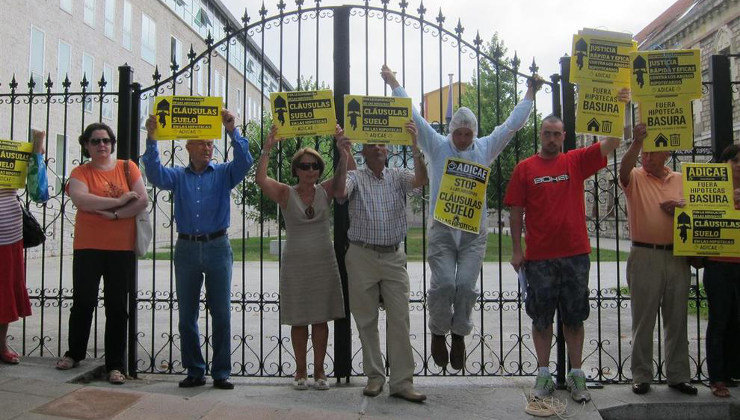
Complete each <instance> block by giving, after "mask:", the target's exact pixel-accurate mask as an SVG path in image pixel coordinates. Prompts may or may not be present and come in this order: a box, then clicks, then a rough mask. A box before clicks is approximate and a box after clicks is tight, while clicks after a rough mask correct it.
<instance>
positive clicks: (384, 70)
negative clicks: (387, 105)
mask: <svg viewBox="0 0 740 420" xmlns="http://www.w3.org/2000/svg"><path fill="white" fill-rule="evenodd" d="M380 77H382V78H383V81H384V82H385V83H386V84H387V85H388V86H389V87H390V88H391V89H392V90H393V92H392V93H393V96H396V97H401V98H408V97H409V95H408V93H406V90H405V89H404V88H403V86H401V84H400V83H398V80H397V79H396V74H395V73H394V72H393V70H391V69H390V68H389V67H388V66H387V65H385V64H383V67H381V69H380ZM411 114H412V117H413V119H414V122H415V123H416V126H417V131H418V137H419V147H421V148H422V149H423V150H424V151H426V152H427V153H429V152H431V150H432V147H433V146H434V145H435V142H436V141H440V140H441V139H443V138H444V137H443V136H442V135H441V134H439V133H437V131H436V130H435V129H434V128H433V127H432V126H431V125H430V124H429V123H428V122H427V120H425V119H424V117H422V116H421V114H420V113H419V111H418V110H417V109H416V107H415V106H414V104H413V103H412V104H411Z"/></svg>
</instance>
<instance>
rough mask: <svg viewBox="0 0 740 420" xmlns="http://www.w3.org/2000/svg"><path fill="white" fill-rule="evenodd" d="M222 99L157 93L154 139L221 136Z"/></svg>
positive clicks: (192, 138) (200, 138) (211, 138)
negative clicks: (158, 94) (159, 94)
mask: <svg viewBox="0 0 740 420" xmlns="http://www.w3.org/2000/svg"><path fill="white" fill-rule="evenodd" d="M222 106H223V101H222V99H221V98H219V97H214V96H157V97H156V98H155V99H154V115H155V116H156V117H157V129H156V130H155V132H154V137H155V140H177V139H184V140H213V139H218V138H221V107H222Z"/></svg>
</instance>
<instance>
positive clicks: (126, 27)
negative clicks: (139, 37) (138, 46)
mask: <svg viewBox="0 0 740 420" xmlns="http://www.w3.org/2000/svg"><path fill="white" fill-rule="evenodd" d="M121 43H122V44H123V48H125V49H127V50H129V51H131V2H129V1H128V0H123V37H122V38H121Z"/></svg>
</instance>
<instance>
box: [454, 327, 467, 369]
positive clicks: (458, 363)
mask: <svg viewBox="0 0 740 420" xmlns="http://www.w3.org/2000/svg"><path fill="white" fill-rule="evenodd" d="M450 366H452V368H453V369H455V370H460V369H462V368H463V367H464V366H465V337H463V336H461V335H457V334H452V346H450Z"/></svg>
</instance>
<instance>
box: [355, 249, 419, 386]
mask: <svg viewBox="0 0 740 420" xmlns="http://www.w3.org/2000/svg"><path fill="white" fill-rule="evenodd" d="M345 261H346V264H347V276H348V283H349V309H350V312H352V316H353V317H354V318H355V323H356V324H357V329H358V330H359V332H360V341H361V342H362V363H363V366H364V370H365V375H366V376H367V378H368V383H371V382H372V383H378V382H380V383H384V382H385V365H384V364H383V354H382V353H381V351H380V339H379V337H378V304H379V299H380V296H383V305H384V306H385V311H386V317H387V322H386V342H387V347H388V363H389V365H390V392H391V394H393V393H396V392H401V391H404V390H406V389H408V388H411V387H412V386H413V376H414V356H413V353H412V349H411V340H410V338H409V275H408V273H407V272H406V254H405V253H404V252H403V250H402V249H399V250H398V251H397V252H390V253H380V252H377V251H373V250H369V249H366V248H362V247H359V246H357V245H353V244H350V246H349V249H348V250H347V255H346V257H345Z"/></svg>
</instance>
